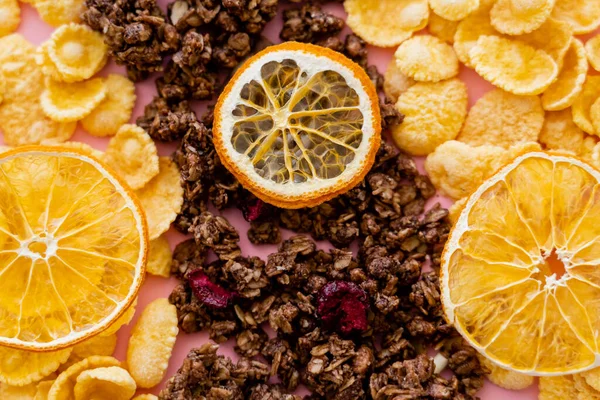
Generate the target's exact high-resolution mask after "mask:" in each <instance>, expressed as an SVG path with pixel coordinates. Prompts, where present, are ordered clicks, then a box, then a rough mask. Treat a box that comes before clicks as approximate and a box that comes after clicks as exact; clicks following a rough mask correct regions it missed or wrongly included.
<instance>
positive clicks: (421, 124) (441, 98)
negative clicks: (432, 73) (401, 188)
mask: <svg viewBox="0 0 600 400" xmlns="http://www.w3.org/2000/svg"><path fill="white" fill-rule="evenodd" d="M467 101H468V98H467V87H466V86H465V84H464V83H463V82H462V81H461V80H459V79H456V78H454V79H449V80H446V81H441V82H437V83H430V82H419V83H417V84H415V85H414V86H412V87H411V88H409V89H408V90H407V91H406V92H405V93H403V94H402V95H401V96H400V98H399V99H398V102H397V103H396V108H397V109H398V111H400V112H401V113H403V114H404V116H405V118H404V122H403V123H402V124H400V125H398V126H396V127H395V128H394V130H393V132H392V137H393V139H394V141H395V142H396V144H397V145H398V147H400V148H401V149H402V150H404V151H405V152H407V153H409V154H412V155H416V156H423V155H427V154H429V153H431V152H432V151H434V150H435V148H436V147H438V146H439V145H440V144H442V143H444V142H446V141H448V140H452V139H454V138H455V137H456V135H458V132H459V131H460V128H461V126H462V124H463V122H464V120H465V117H466V115H467Z"/></svg>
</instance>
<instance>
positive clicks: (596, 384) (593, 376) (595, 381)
mask: <svg viewBox="0 0 600 400" xmlns="http://www.w3.org/2000/svg"><path fill="white" fill-rule="evenodd" d="M580 375H581V376H582V377H583V378H584V379H585V381H586V382H587V384H588V385H590V386H591V387H592V388H594V389H595V390H597V391H600V368H594V369H591V370H589V371H585V372H582V373H581V374H580Z"/></svg>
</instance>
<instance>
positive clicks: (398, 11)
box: [344, 0, 429, 47]
mask: <svg viewBox="0 0 600 400" xmlns="http://www.w3.org/2000/svg"><path fill="white" fill-rule="evenodd" d="M344 8H345V9H346V12H347V13H348V18H347V19H346V23H347V24H348V26H349V27H350V28H351V29H352V30H353V31H354V32H355V33H356V34H357V35H359V36H360V37H362V38H363V39H364V40H365V41H366V42H367V43H369V44H372V45H374V46H380V47H393V46H397V45H399V44H400V43H402V42H403V41H405V40H406V39H408V38H410V37H411V36H412V34H413V32H416V31H418V30H421V29H423V28H425V26H427V20H428V18H429V6H428V4H427V0H403V1H401V2H399V1H398V0H346V1H344Z"/></svg>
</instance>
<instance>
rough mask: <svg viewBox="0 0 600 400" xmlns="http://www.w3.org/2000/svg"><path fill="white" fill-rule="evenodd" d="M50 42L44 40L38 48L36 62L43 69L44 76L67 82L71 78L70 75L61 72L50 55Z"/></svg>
mask: <svg viewBox="0 0 600 400" xmlns="http://www.w3.org/2000/svg"><path fill="white" fill-rule="evenodd" d="M48 43H49V42H44V43H42V44H41V45H40V46H39V47H38V48H37V51H36V53H35V62H36V63H37V65H38V66H39V67H40V68H41V69H42V73H43V74H44V76H47V77H49V78H52V79H54V80H55V81H60V82H67V81H68V80H69V79H68V77H65V76H64V75H63V74H61V73H60V71H59V70H58V69H57V68H56V65H54V63H53V62H52V60H51V59H50V56H49V55H48Z"/></svg>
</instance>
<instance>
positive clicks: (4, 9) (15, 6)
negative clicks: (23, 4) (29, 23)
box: [0, 0, 21, 37]
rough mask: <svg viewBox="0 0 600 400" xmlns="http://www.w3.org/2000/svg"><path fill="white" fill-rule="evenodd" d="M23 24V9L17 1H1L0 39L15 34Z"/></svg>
mask: <svg viewBox="0 0 600 400" xmlns="http://www.w3.org/2000/svg"><path fill="white" fill-rule="evenodd" d="M20 23H21V8H20V7H19V2H18V1H17V0H0V37H2V36H6V35H8V34H10V33H13V32H14V31H16V30H17V28H18V27H19V24H20Z"/></svg>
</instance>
